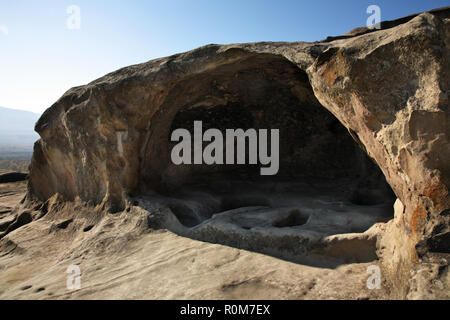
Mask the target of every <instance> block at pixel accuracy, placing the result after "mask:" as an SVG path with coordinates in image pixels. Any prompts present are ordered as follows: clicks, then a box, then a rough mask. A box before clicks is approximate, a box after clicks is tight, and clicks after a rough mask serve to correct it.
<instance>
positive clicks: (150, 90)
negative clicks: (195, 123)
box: [27, 8, 450, 298]
mask: <svg viewBox="0 0 450 320" xmlns="http://www.w3.org/2000/svg"><path fill="white" fill-rule="evenodd" d="M449 15H450V10H449V9H445V8H444V9H441V10H437V11H434V12H429V13H423V14H420V15H417V16H411V17H408V18H404V19H401V20H399V21H397V22H395V21H394V22H389V23H388V24H386V23H385V24H384V27H385V28H384V29H382V30H375V31H372V30H367V29H362V30H359V31H358V32H357V33H355V34H349V35H346V36H343V37H337V38H329V39H327V40H324V41H321V42H314V43H305V42H296V43H252V44H237V45H223V46H221V45H208V46H205V47H201V48H199V49H196V50H193V51H190V52H187V53H182V54H177V55H173V56H170V57H167V58H162V59H157V60H152V61H150V62H147V63H144V64H140V65H135V66H130V67H127V68H124V69H121V70H118V71H116V72H113V73H110V74H108V75H106V76H104V77H102V78H100V79H98V80H96V81H94V82H92V83H90V84H88V85H86V86H82V87H77V88H73V89H71V90H69V91H68V92H67V93H66V94H64V96H63V97H62V98H60V99H59V100H58V101H57V102H56V103H55V104H54V105H53V106H51V107H50V108H49V109H48V110H47V111H46V112H45V113H44V114H43V115H42V117H41V118H40V120H39V121H38V123H37V124H36V131H37V132H38V133H39V134H40V136H41V139H40V140H39V141H38V142H37V143H36V144H35V147H34V153H33V159H32V163H31V166H30V180H29V193H28V196H27V199H28V201H34V200H37V201H46V200H48V199H49V198H50V197H52V196H54V195H55V194H58V196H59V197H60V198H61V199H64V200H65V201H74V200H81V201H83V202H87V203H89V204H91V205H95V206H102V207H103V208H104V209H105V210H108V211H110V212H117V211H121V210H123V209H124V208H125V207H126V204H127V201H128V199H129V194H131V193H136V192H149V191H151V190H152V189H155V188H157V187H158V186H159V185H161V183H162V182H167V181H169V182H170V183H171V184H177V181H178V179H179V180H180V181H181V180H182V177H183V174H184V173H183V172H181V171H177V169H176V168H173V167H171V165H170V161H169V159H168V152H167V151H168V148H169V143H168V142H167V137H168V132H169V130H170V129H171V124H172V121H173V119H175V117H176V115H177V114H179V112H180V111H182V110H186V109H193V108H198V107H201V108H206V109H207V108H212V107H217V106H229V105H232V104H236V103H240V104H242V105H245V106H250V105H267V104H268V102H267V100H268V99H270V97H271V96H273V97H276V98H277V99H275V100H274V101H272V102H271V104H276V103H277V101H279V102H280V103H281V104H282V105H290V104H298V105H300V106H304V105H308V106H310V108H312V109H311V110H314V108H318V109H320V108H321V106H320V105H322V106H323V107H325V108H326V109H328V110H329V111H330V112H331V113H332V114H333V115H334V116H335V117H336V118H337V119H338V120H339V121H340V122H341V123H342V125H343V126H345V127H346V128H347V129H348V132H349V135H350V136H351V137H353V139H354V140H355V141H356V142H357V143H358V144H359V145H360V147H361V148H362V149H364V150H365V151H366V152H367V154H368V155H369V156H370V157H371V158H372V159H373V160H374V161H375V162H376V164H378V166H379V167H380V169H381V170H382V172H383V173H384V175H385V177H386V180H387V181H388V183H389V184H390V186H391V187H392V190H393V191H394V192H395V194H396V196H397V198H398V200H397V202H396V206H395V219H394V220H392V221H390V222H389V223H388V224H387V231H386V232H385V235H384V236H383V237H382V238H381V239H379V243H378V249H379V256H380V257H381V259H382V262H383V266H384V273H383V274H384V275H385V276H386V278H387V279H388V280H389V281H390V282H391V283H393V285H394V291H393V295H394V296H395V297H400V298H404V297H409V298H417V297H422V296H421V295H423V292H427V294H428V295H430V296H439V294H440V293H439V292H442V289H441V290H439V288H440V287H442V286H441V284H442V283H443V281H444V282H445V279H444V278H443V277H445V276H446V275H447V273H448V260H447V259H448V253H449V247H448V246H449V242H450V241H449V238H448V237H449V236H448V235H449V219H450V218H449V208H450V202H449V195H448V190H449V186H450V161H449V160H450V109H449V101H448V90H449V79H450V76H449V69H450V68H449V52H450V50H449V43H450V42H449V41H450V37H449V34H450V29H449ZM280 92H281V94H280ZM267 93H269V94H267ZM283 97H285V98H286V97H287V98H286V99H292V100H293V101H294V102H292V103H291V102H290V101H284V100H283V99H285V98H283ZM312 112H313V111H312ZM324 117H326V116H324ZM293 144H295V141H294V142H293ZM294 162H295V160H294ZM424 266H426V268H429V269H430V270H432V272H429V273H428V274H432V275H434V276H428V278H423V277H424V276H423V275H422V274H423V272H420V271H421V270H422V269H423V268H424ZM430 277H431V278H430ZM424 287H426V288H428V289H426V290H425V289H424ZM430 292H431V293H430Z"/></svg>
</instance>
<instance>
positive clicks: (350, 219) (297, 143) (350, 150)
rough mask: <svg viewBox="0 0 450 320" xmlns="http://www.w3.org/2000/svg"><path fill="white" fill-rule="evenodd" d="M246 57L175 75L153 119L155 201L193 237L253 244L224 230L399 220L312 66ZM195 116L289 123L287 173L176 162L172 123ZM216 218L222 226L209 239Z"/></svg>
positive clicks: (284, 128) (330, 230)
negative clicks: (319, 94)
mask: <svg viewBox="0 0 450 320" xmlns="http://www.w3.org/2000/svg"><path fill="white" fill-rule="evenodd" d="M236 60H237V61H235V62H234V63H230V64H224V65H219V66H217V67H215V68H212V69H211V70H209V71H207V72H202V73H199V74H197V75H195V76H192V77H190V78H189V79H184V80H183V81H181V82H179V83H177V84H175V85H174V86H173V87H172V88H171V92H170V93H169V94H168V96H167V98H166V100H165V103H164V104H163V107H162V108H161V110H160V112H159V113H158V114H157V115H156V116H155V117H154V120H152V124H151V130H150V134H149V140H148V144H147V146H146V150H145V154H144V160H143V163H142V167H141V173H142V182H141V187H142V190H144V191H143V193H145V190H152V191H155V190H156V191H157V192H158V194H159V195H161V197H160V198H158V199H156V198H155V196H154V195H153V196H152V197H153V198H152V203H153V204H154V203H159V204H161V205H165V206H167V207H168V208H170V210H171V211H172V213H173V214H174V216H175V217H176V218H177V220H178V221H179V223H180V224H181V225H182V226H183V228H186V229H185V231H184V233H185V234H187V235H189V236H192V237H194V238H199V239H201V240H206V241H212V242H223V243H224V244H230V245H236V246H238V247H249V248H253V249H254V248H255V247H258V245H246V244H243V242H245V241H244V240H240V242H239V243H237V244H236V243H234V242H233V241H234V240H233V239H231V238H232V237H231V236H225V235H223V236H219V234H221V232H222V234H223V233H226V232H225V231H224V230H222V229H223V228H225V229H226V228H228V227H230V228H231V226H235V227H236V228H235V229H233V228H231V229H229V231H230V232H231V233H233V232H237V231H236V230H241V231H242V232H244V233H245V232H262V231H261V230H272V231H269V233H270V232H275V231H274V230H277V231H276V232H275V233H277V232H282V233H280V235H281V234H283V232H284V234H285V235H286V234H289V235H292V232H294V231H298V232H299V234H301V233H302V232H308V233H309V236H311V235H315V236H317V237H318V238H323V237H326V236H330V235H337V234H347V233H362V232H364V231H366V230H368V229H369V228H370V227H371V226H372V225H373V224H375V223H377V222H386V221H388V220H390V219H391V218H392V217H393V209H392V205H393V203H394V200H395V196H394V194H393V192H392V190H391V188H390V186H389V185H388V184H387V182H386V180H385V177H384V175H383V174H382V172H381V170H380V169H379V168H378V166H377V165H376V164H374V162H372V161H371V159H370V158H369V157H368V156H367V154H366V153H365V152H364V151H363V150H361V149H360V147H359V146H358V144H357V143H356V142H355V141H354V140H353V139H352V137H351V135H350V134H349V133H348V131H347V129H346V128H345V127H344V126H343V125H342V124H341V123H340V122H339V121H338V120H337V119H336V118H335V117H334V116H333V115H332V114H331V113H330V112H328V111H327V110H326V109H325V108H324V107H323V106H322V105H321V104H320V103H319V101H318V100H317V99H316V98H315V96H314V93H313V90H312V88H311V86H310V83H309V80H308V77H307V75H306V73H305V72H304V71H302V70H301V69H299V68H298V67H297V66H296V65H294V64H292V63H291V62H289V61H287V60H286V59H284V58H281V57H279V56H273V55H265V54H257V55H255V54H253V55H251V56H245V55H244V57H242V58H240V59H236ZM194 121H202V123H203V128H204V130H207V129H209V128H216V129H219V130H221V131H222V132H225V130H226V129H238V128H240V129H244V130H246V129H250V128H254V129H256V130H258V129H267V130H269V131H270V129H279V162H280V163H279V171H278V174H277V175H275V176H261V175H260V167H261V165H260V164H257V165H248V164H247V165H205V164H203V165H194V164H191V165H184V164H182V165H175V164H173V163H172V162H171V159H170V153H171V150H172V148H173V146H174V145H175V144H176V143H175V142H171V140H170V136H171V132H173V130H175V129H178V128H184V129H186V130H188V131H190V132H191V134H193V132H192V130H193V123H194ZM247 151H248V149H247ZM247 157H248V154H247ZM214 223H215V225H213V224H214ZM224 226H225V227H224ZM206 227H208V228H210V229H211V228H216V229H217V234H216V235H215V236H211V237H212V238H211V237H210V238H208V237H209V236H207V232H204V231H202V228H203V229H204V228H206ZM221 228H222V229H221ZM178 230H179V229H178ZM280 230H281V231H280ZM305 230H306V231H305ZM239 236H240V238H241V239H242V237H243V236H242V235H239ZM253 236H254V234H253ZM221 237H222V238H221ZM230 237H231V238H230ZM262 237H264V236H262ZM294 237H295V236H294ZM244 238H245V237H244ZM221 239H222V240H221ZM227 239H228V240H227ZM297 240H298V239H297ZM261 241H262V240H261ZM261 243H264V241H262V242H261ZM260 246H263V245H261V244H260ZM256 250H257V249H256ZM263 251H264V250H263ZM269 251H270V250H269ZM275 251H276V250H275Z"/></svg>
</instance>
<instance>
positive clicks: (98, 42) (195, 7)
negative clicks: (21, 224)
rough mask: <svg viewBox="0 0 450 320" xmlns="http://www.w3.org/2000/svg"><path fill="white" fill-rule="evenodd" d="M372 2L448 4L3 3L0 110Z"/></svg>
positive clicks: (306, 33) (343, 28) (302, 36)
mask: <svg viewBox="0 0 450 320" xmlns="http://www.w3.org/2000/svg"><path fill="white" fill-rule="evenodd" d="M70 5H76V6H78V7H79V8H80V10H81V12H80V18H81V19H80V22H81V24H80V29H75V30H70V29H69V28H68V27H67V20H68V18H69V16H70V14H68V13H67V8H68V7H69V6H70ZM369 5H378V6H379V7H380V9H381V18H382V20H391V19H395V18H399V17H402V16H405V15H408V14H412V13H417V12H420V11H425V10H429V9H432V8H437V7H443V6H446V5H450V0H447V1H441V0H426V1H424V0H409V1H405V0H389V1H388V0H386V1H379V0H373V1H364V0H363V1H361V0H358V1H357V0H348V1H346V0H341V1H324V0H309V1H303V0H296V1H294V0H290V1H288V0H286V1H283V0H278V1H275V0H270V1H269V0H267V1H266V0H240V1H236V0H222V1H217V0H160V1H156V0H154V1H151V0H149V1H144V0H122V1H120V0H70V1H66V0H47V1H46V0H41V1H33V0H27V1H25V0H14V1H10V0H7V1H6V0H0V106H4V107H9V108H16V109H24V110H30V111H34V112H38V113H42V112H43V111H44V110H45V109H47V108H48V107H50V105H51V104H52V103H53V102H55V101H56V100H57V99H58V98H59V97H60V96H61V95H62V94H63V93H64V92H65V91H67V90H68V89H69V88H71V87H73V86H78V85H82V84H86V83H88V82H90V81H92V80H94V79H96V78H99V77H101V76H102V75H104V74H106V73H108V72H111V71H114V70H116V69H118V68H121V67H124V66H127V65H131V64H136V63H141V62H145V61H148V60H150V59H153V58H157V57H161V56H167V55H171V54H174V53H177V52H182V51H187V50H190V49H194V48H196V47H198V46H202V45H205V44H209V43H236V42H253V41H314V40H321V39H324V38H326V37H327V36H329V35H339V34H342V33H345V32H347V31H349V30H351V29H353V28H355V27H358V26H363V25H365V24H366V20H367V18H368V17H369V14H367V13H366V9H367V7H368V6H369Z"/></svg>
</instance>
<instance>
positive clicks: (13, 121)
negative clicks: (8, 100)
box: [0, 107, 40, 153]
mask: <svg viewBox="0 0 450 320" xmlns="http://www.w3.org/2000/svg"><path fill="white" fill-rule="evenodd" d="M39 117H40V115H39V114H37V113H33V112H29V111H23V110H15V109H9V108H3V107H0V152H1V153H4V152H31V151H32V150H33V144H34V142H35V141H36V140H38V139H39V135H38V134H37V133H36V132H34V125H35V123H36V121H37V120H38V119H39Z"/></svg>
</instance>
